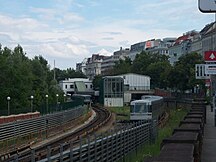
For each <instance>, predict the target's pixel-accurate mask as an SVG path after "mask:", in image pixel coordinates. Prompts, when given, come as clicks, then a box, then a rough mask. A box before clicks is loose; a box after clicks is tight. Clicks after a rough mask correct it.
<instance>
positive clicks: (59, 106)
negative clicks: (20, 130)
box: [0, 98, 84, 116]
mask: <svg viewBox="0 0 216 162" xmlns="http://www.w3.org/2000/svg"><path fill="white" fill-rule="evenodd" d="M79 105H84V100H83V99H81V98H75V99H73V100H71V101H70V102H62V103H60V102H59V103H56V104H46V103H43V104H42V105H40V106H38V107H37V106H35V105H33V109H32V110H33V111H38V112H40V113H41V114H49V113H53V112H57V111H62V110H68V109H72V108H76V107H77V106H79ZM30 111H31V108H30V107H29V108H25V107H23V108H20V109H16V108H13V107H10V114H14V115H15V114H21V113H28V112H30ZM7 115H8V109H6V108H3V109H1V110H0V116H7Z"/></svg>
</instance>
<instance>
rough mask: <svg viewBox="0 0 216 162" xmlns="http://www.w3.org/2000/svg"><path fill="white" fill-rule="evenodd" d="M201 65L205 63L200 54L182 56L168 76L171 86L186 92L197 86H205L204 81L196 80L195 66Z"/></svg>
mask: <svg viewBox="0 0 216 162" xmlns="http://www.w3.org/2000/svg"><path fill="white" fill-rule="evenodd" d="M200 63H204V61H203V57H202V56H201V55H200V54H198V53H189V54H185V55H182V56H181V57H180V58H179V60H178V61H177V62H176V63H175V64H174V67H173V69H172V70H171V72H170V74H169V76H168V80H169V86H170V87H171V88H173V89H176V90H181V91H184V90H190V89H193V87H194V86H196V85H197V84H200V85H204V83H203V81H202V80H197V79H196V78H195V64H200Z"/></svg>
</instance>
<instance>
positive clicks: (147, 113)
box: [130, 95, 164, 120]
mask: <svg viewBox="0 0 216 162" xmlns="http://www.w3.org/2000/svg"><path fill="white" fill-rule="evenodd" d="M163 103H164V101H163V97H160V96H150V95H148V96H142V98H141V99H140V100H135V101H131V103H130V120H149V119H157V120H159V119H160V118H161V116H162V115H163V113H164V105H163Z"/></svg>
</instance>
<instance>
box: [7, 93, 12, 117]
mask: <svg viewBox="0 0 216 162" xmlns="http://www.w3.org/2000/svg"><path fill="white" fill-rule="evenodd" d="M10 100H11V98H10V96H8V97H7V106H8V115H10Z"/></svg>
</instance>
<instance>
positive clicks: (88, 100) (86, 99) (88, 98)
mask: <svg viewBox="0 0 216 162" xmlns="http://www.w3.org/2000/svg"><path fill="white" fill-rule="evenodd" d="M74 98H81V99H83V102H84V104H87V105H89V104H91V102H92V99H91V95H86V94H73V95H72V97H71V99H74Z"/></svg>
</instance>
